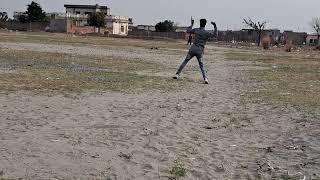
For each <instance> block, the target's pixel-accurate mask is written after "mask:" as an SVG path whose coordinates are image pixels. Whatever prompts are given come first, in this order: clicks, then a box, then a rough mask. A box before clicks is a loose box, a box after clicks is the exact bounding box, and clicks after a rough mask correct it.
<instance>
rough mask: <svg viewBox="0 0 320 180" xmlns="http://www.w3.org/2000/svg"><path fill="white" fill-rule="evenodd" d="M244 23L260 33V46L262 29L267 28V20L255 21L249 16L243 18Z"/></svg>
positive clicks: (258, 40) (258, 41)
mask: <svg viewBox="0 0 320 180" xmlns="http://www.w3.org/2000/svg"><path fill="white" fill-rule="evenodd" d="M243 23H244V24H245V25H246V26H248V27H251V28H252V29H254V30H255V31H256V32H257V34H258V39H257V43H258V46H260V41H261V35H262V31H263V30H264V29H265V28H266V25H267V22H266V21H261V22H260V21H258V22H254V21H252V20H251V18H247V19H243Z"/></svg>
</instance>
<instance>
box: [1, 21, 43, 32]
mask: <svg viewBox="0 0 320 180" xmlns="http://www.w3.org/2000/svg"><path fill="white" fill-rule="evenodd" d="M48 25H49V24H48V23H40V22H31V23H20V22H17V21H8V22H0V27H1V28H7V29H10V30H14V31H16V30H17V31H45V30H46V27H48Z"/></svg>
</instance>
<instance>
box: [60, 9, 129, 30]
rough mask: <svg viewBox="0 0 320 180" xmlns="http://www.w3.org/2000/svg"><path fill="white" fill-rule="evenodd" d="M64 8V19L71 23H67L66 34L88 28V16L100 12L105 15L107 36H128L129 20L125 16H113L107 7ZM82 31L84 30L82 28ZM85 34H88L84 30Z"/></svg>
mask: <svg viewBox="0 0 320 180" xmlns="http://www.w3.org/2000/svg"><path fill="white" fill-rule="evenodd" d="M64 7H65V8H66V18H67V20H68V21H72V22H71V23H67V26H71V27H68V28H67V32H73V31H74V30H73V29H81V28H80V27H86V26H88V18H89V16H90V14H92V13H97V12H102V13H104V14H105V16H106V17H105V22H106V26H105V31H108V33H109V34H115V35H128V29H129V18H128V17H125V16H114V15H111V14H110V8H108V7H107V6H99V5H98V4H96V5H70V4H66V5H64ZM82 29H84V28H82ZM86 32H88V31H87V30H86Z"/></svg>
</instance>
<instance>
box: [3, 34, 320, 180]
mask: <svg viewBox="0 0 320 180" xmlns="http://www.w3.org/2000/svg"><path fill="white" fill-rule="evenodd" d="M0 37H2V38H0V50H1V53H8V52H14V53H16V54H15V56H18V54H17V53H19V52H26V51H29V52H32V53H33V54H36V53H57V54H64V55H68V56H69V55H70V56H74V57H76V58H75V59H77V58H78V57H79V58H81V57H92V58H103V57H109V58H114V59H125V60H127V61H133V62H139V63H140V64H141V62H142V64H144V63H145V64H147V63H153V64H155V65H157V66H159V68H158V69H155V68H152V67H153V65H152V64H151V67H150V68H145V69H144V68H142V69H141V68H138V70H135V72H134V74H138V75H141V76H143V78H141V79H143V83H142V86H139V87H135V86H128V87H127V86H126V87H122V86H119V87H120V88H125V89H124V91H121V90H120V91H119V90H118V89H117V90H114V89H101V87H100V86H99V88H96V87H98V86H92V87H94V88H88V89H86V90H85V91H81V92H80V93H75V94H73V93H69V92H68V95H65V94H64V93H61V91H58V92H57V93H55V89H53V90H52V89H51V91H50V93H47V92H46V90H44V91H42V92H41V93H37V92H36V90H34V89H30V87H32V86H31V85H30V86H28V87H29V89H28V88H25V87H27V86H26V85H25V84H23V83H25V81H16V80H15V79H14V81H10V80H8V78H9V77H11V76H9V75H8V74H15V73H17V72H19V71H23V72H27V71H28V69H27V70H26V69H25V68H21V69H19V68H15V67H18V65H16V66H11V65H10V62H9V63H8V62H6V64H4V63H3V62H4V61H5V57H7V56H3V57H2V59H1V58H0V76H3V77H8V78H7V79H1V80H0V85H1V86H2V87H6V88H0V90H1V91H0V92H1V94H0V102H1V103H0V179H1V180H2V179H4V180H8V179H52V180H54V179H99V180H100V179H102V180H116V179H118V180H127V179H128V180H132V179H137V180H138V179H139V180H140V179H164V180H165V179H186V180H187V179H204V180H206V179H208V180H212V179H237V180H238V179H297V180H298V179H320V119H319V117H320V109H319V106H318V103H317V102H314V101H311V100H310V101H309V100H308V101H306V102H307V103H309V104H303V103H301V104H299V102H302V101H303V100H300V99H299V100H298V103H296V101H293V100H292V101H284V100H283V99H281V98H275V97H274V96H272V97H270V98H269V96H267V97H266V94H262V95H261V96H255V95H254V96H253V95H252V93H257V92H259V91H263V90H265V89H266V86H268V85H270V82H273V83H274V82H275V80H274V79H272V81H265V80H264V79H258V80H256V79H255V80H253V79H252V76H253V75H252V73H251V72H252V71H254V72H255V73H256V72H262V71H263V70H266V69H267V70H268V69H270V67H269V66H267V65H266V64H263V63H262V62H259V61H249V60H248V61H244V60H243V59H240V58H241V57H240V56H238V55H237V54H233V56H230V53H243V52H242V51H241V52H240V50H235V49H228V48H224V47H216V46H214V45H211V44H209V45H208V47H207V48H206V53H205V64H206V67H207V69H208V75H209V81H210V84H209V85H205V84H203V83H202V80H201V75H200V71H199V70H198V65H197V62H196V60H193V61H192V62H191V63H190V64H189V65H188V66H187V69H186V70H185V71H184V73H183V75H182V79H180V80H178V81H174V80H172V75H173V74H174V72H175V69H176V68H177V66H178V65H179V64H180V62H181V61H182V59H183V58H184V57H185V55H186V52H187V48H188V47H187V46H186V45H184V43H186V42H180V41H176V42H165V41H144V40H134V39H112V38H102V40H101V39H99V40H97V41H94V40H95V39H97V37H92V39H90V37H67V39H68V38H72V41H71V42H68V41H67V40H65V39H66V37H64V35H51V34H41V35H35V34H32V33H30V34H28V33H11V34H10V33H0ZM62 39H63V41H62ZM59 40H61V41H59ZM153 47H157V48H153ZM246 53H249V54H250V53H251V54H254V56H258V57H260V56H265V54H263V53H261V52H260V51H256V50H255V51H247V50H246ZM252 56H253V55H252ZM8 57H9V56H8ZM10 57H11V56H10ZM250 57H251V55H250ZM289 57H290V58H293V57H297V55H294V54H293V55H289ZM242 58H243V57H242ZM19 59H21V61H23V59H24V57H23V56H22V57H20V56H19V58H18V62H19ZM287 59H288V57H287ZM314 59H315V60H314V62H315V63H317V64H316V65H318V62H319V61H320V60H319V59H318V56H314ZM1 61H3V62H1ZM34 61H41V58H40V59H35V60H34ZM88 61H90V58H89V59H88ZM312 62H313V61H312ZM155 65H154V66H155ZM119 66H120V65H119ZM146 67H147V66H146ZM116 68H117V67H113V66H112V68H111V69H112V70H115V69H116ZM116 70H118V69H116ZM125 71H132V70H131V69H129V70H128V69H125ZM28 72H29V71H28ZM273 73H276V72H273ZM313 73H314V75H313V76H312V78H313V79H312V82H313V83H314V86H313V87H318V85H319V82H320V76H319V73H320V71H315V72H313ZM21 76H23V74H22V75H21ZM139 77H140V76H139ZM154 77H157V78H159V79H153V82H154V83H161V82H166V83H168V86H170V88H166V87H167V86H166V87H165V88H163V87H162V86H153V85H152V84H151V85H150V86H149V85H148V84H145V86H143V85H144V82H148V81H145V79H150V78H154ZM257 77H258V76H257ZM259 77H260V76H259ZM308 77H309V76H308ZM310 77H311V76H310ZM21 78H23V77H21ZM120 80H122V79H120ZM138 80H139V79H138ZM138 80H137V82H138ZM1 81H2V82H1ZM14 82H16V83H14ZM110 83H113V82H110ZM135 83H136V82H135ZM140 84H141V83H140ZM13 86H14V87H15V88H12V87H13ZM37 86H38V85H37ZM59 86H60V85H59ZM48 87H51V86H48ZM90 87H91V86H90ZM108 87H109V86H108ZM280 87H283V86H282V85H281V84H280ZM71 88H72V87H71ZM271 89H276V88H275V87H272V88H271ZM280 89H285V88H280ZM304 89H310V87H307V86H306V87H304ZM311 89H312V88H311ZM62 90H64V91H66V90H65V89H62ZM314 90H318V89H317V88H316V89H314ZM48 92H49V90H48ZM290 92H291V91H290ZM318 92H319V91H318ZM305 94H308V93H305ZM316 94H318V93H315V95H313V99H317V98H319V97H318V96H316ZM302 98H303V97H302ZM268 99H272V100H273V101H270V102H269V101H268ZM274 99H277V100H278V101H275V100H274ZM294 102H295V103H294ZM310 102H312V104H310Z"/></svg>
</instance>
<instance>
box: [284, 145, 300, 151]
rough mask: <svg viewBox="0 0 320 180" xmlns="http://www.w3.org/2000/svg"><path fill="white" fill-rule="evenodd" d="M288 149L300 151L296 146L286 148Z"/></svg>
mask: <svg viewBox="0 0 320 180" xmlns="http://www.w3.org/2000/svg"><path fill="white" fill-rule="evenodd" d="M286 148H287V149H288V150H297V149H298V147H296V146H286Z"/></svg>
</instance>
